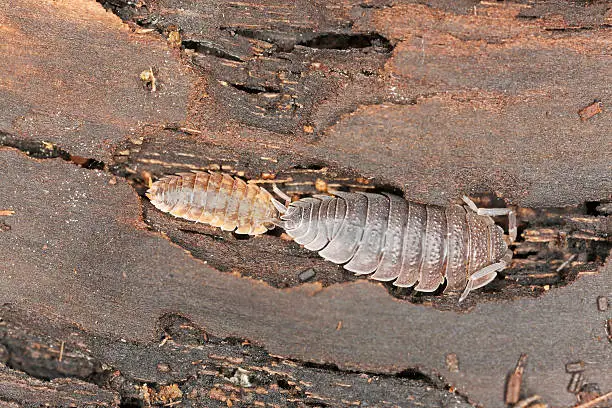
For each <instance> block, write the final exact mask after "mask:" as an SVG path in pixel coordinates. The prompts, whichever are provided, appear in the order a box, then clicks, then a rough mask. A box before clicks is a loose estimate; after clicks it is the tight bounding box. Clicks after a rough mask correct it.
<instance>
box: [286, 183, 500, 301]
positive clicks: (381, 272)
mask: <svg viewBox="0 0 612 408" xmlns="http://www.w3.org/2000/svg"><path fill="white" fill-rule="evenodd" d="M334 194H336V197H332V196H321V195H319V196H315V197H309V198H304V199H301V200H299V201H295V202H292V203H291V204H290V205H289V207H288V209H287V212H286V213H285V214H283V215H282V216H281V220H282V222H283V226H284V228H285V230H286V232H287V234H288V235H289V236H291V237H292V238H293V239H294V240H295V242H297V243H299V244H302V245H304V246H305V247H306V248H307V249H309V250H312V251H319V254H320V255H321V256H322V257H323V258H325V259H327V260H329V261H331V262H334V263H337V264H343V265H344V268H345V269H347V270H349V271H352V272H354V273H356V274H371V273H373V275H372V276H371V277H372V278H373V279H377V280H380V281H392V280H394V285H396V286H402V287H408V286H414V285H415V284H416V287H415V290H417V291H421V292H433V291H435V290H436V289H437V288H438V287H439V286H440V285H441V284H442V283H444V280H445V279H446V281H447V286H446V290H460V289H463V288H465V287H466V283H467V279H468V278H469V276H471V275H472V274H474V272H476V271H478V270H480V269H482V268H484V267H485V266H487V265H491V264H494V263H496V262H498V261H499V260H500V259H502V257H504V255H505V254H506V253H507V245H506V243H505V241H504V236H503V230H502V229H501V228H500V227H499V226H497V225H495V223H494V222H493V220H492V219H491V218H490V217H489V216H485V215H478V214H476V213H474V212H473V211H472V210H470V209H468V208H465V207H463V206H460V205H451V206H449V207H439V206H435V205H423V204H417V203H413V202H408V201H406V200H404V199H402V198H400V197H398V196H395V195H393V194H370V193H342V192H336V193H334Z"/></svg>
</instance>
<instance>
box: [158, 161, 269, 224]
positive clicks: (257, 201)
mask: <svg viewBox="0 0 612 408" xmlns="http://www.w3.org/2000/svg"><path fill="white" fill-rule="evenodd" d="M146 195H147V197H149V199H150V200H151V203H152V204H153V205H154V206H155V207H157V208H158V209H159V210H161V211H164V212H168V213H170V214H172V215H174V216H175V217H180V218H184V219H186V220H189V221H196V222H201V223H205V224H209V225H212V226H213V227H219V228H221V229H223V230H225V231H234V230H236V232H237V233H238V234H249V235H258V234H263V233H265V232H266V231H268V230H269V229H272V228H274V222H275V221H277V220H278V212H277V211H276V209H275V208H274V205H273V204H272V202H271V198H272V196H271V194H270V193H269V192H268V191H266V190H265V189H263V188H261V187H259V186H256V185H254V184H247V183H245V182H244V181H243V180H241V179H239V178H236V177H232V176H230V175H229V174H225V173H216V172H210V173H204V172H194V173H178V174H176V175H171V176H165V177H163V178H161V179H160V180H157V181H156V182H155V183H153V185H152V186H151V188H149V190H148V191H147V193H146Z"/></svg>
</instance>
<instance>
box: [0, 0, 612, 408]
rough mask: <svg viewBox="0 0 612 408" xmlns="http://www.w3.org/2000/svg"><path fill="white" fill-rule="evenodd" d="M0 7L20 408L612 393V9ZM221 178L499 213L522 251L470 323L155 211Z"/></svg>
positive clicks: (288, 250) (2, 128) (268, 240)
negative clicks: (192, 185)
mask: <svg viewBox="0 0 612 408" xmlns="http://www.w3.org/2000/svg"><path fill="white" fill-rule="evenodd" d="M0 5H1V9H0V24H1V25H0V28H1V29H2V31H3V33H4V37H5V38H6V44H7V46H6V47H2V48H0V56H1V57H2V63H0V77H1V78H2V82H1V85H2V86H0V144H1V145H4V146H10V147H4V148H0V174H1V175H2V176H1V177H0V214H3V215H0V248H1V250H0V303H1V304H2V305H3V306H2V308H0V317H1V318H2V320H0V362H2V363H4V364H5V366H2V367H0V377H1V378H0V401H1V402H0V404H3V405H2V406H11V407H12V406H38V405H39V404H42V403H44V402H48V403H50V404H51V405H58V406H74V405H77V406H96V405H102V406H116V405H118V404H122V405H123V406H133V405H136V406H138V405H140V404H156V405H163V404H175V403H178V401H181V402H180V404H183V405H186V406H190V405H193V406H228V405H232V404H238V405H242V406H252V405H258V404H259V405H261V404H270V405H277V406H300V405H303V404H305V405H310V406H350V405H358V404H360V405H362V406H366V405H376V406H415V407H416V406H423V405H425V406H444V407H464V406H469V405H470V404H481V405H484V406H487V407H497V406H502V405H503V404H504V398H503V397H504V388H505V382H506V378H507V376H508V374H509V373H510V372H511V371H512V370H513V369H514V366H515V364H516V361H517V359H518V358H519V356H520V355H521V354H527V355H528V356H529V357H528V365H527V368H526V371H525V373H524V376H523V384H522V391H521V394H522V395H523V396H528V395H531V394H538V395H541V396H542V397H543V399H544V400H545V401H547V402H548V403H550V404H552V405H553V406H563V405H571V404H573V403H575V402H576V395H574V394H573V393H570V392H568V391H567V386H568V383H569V381H570V377H571V375H570V374H568V373H567V372H566V368H565V365H566V364H567V363H571V362H575V361H584V362H585V367H584V376H585V378H586V383H588V385H589V386H590V388H589V389H594V388H595V386H597V387H598V388H599V390H600V391H602V392H606V391H608V390H610V388H612V383H611V382H610V375H609V373H610V372H612V346H611V344H612V343H610V338H611V337H610V336H612V334H610V333H609V332H608V331H609V329H608V328H607V326H606V325H607V324H608V325H609V323H607V322H609V319H610V318H611V317H612V316H611V315H610V310H612V309H610V308H607V309H606V308H602V307H601V304H602V303H601V301H600V302H599V306H598V300H597V299H598V298H601V297H607V298H608V299H612V266H611V264H610V261H609V260H608V262H607V263H606V258H607V256H608V254H609V252H610V240H609V236H610V233H611V232H612V231H611V224H610V214H611V213H612V210H611V209H610V203H609V201H610V200H611V199H612V167H611V166H610V163H612V134H610V132H609V129H610V128H612V115H611V114H610V110H609V106H611V105H612V84H611V83H610V81H609V78H610V76H611V75H612V56H611V55H612V33H611V31H610V25H611V22H612V12H611V9H610V5H609V4H608V3H605V2H588V3H565V2H557V1H549V2H541V3H538V4H531V3H522V2H504V3H491V2H474V1H460V2H445V1H439V2H438V1H432V2H428V3H427V5H424V4H418V2H410V1H365V2H363V1H360V2H351V1H343V2H328V3H320V2H311V1H299V2H280V1H266V2H263V3H261V2H250V1H247V2H225V1H219V2H196V1H193V2H190V1H187V2H185V1H180V2H179V1H174V0H163V1H155V0H152V1H147V2H146V4H145V3H143V2H137V3H129V4H128V3H127V2H123V1H121V0H112V1H109V2H107V3H105V4H98V3H96V2H93V1H89V0H79V1H73V2H56V1H43V2H28V1H26V0H18V1H11V2H10V5H9V4H7V3H0ZM103 6H105V7H107V9H108V10H104V7H103ZM113 13H114V14H116V15H114V14H113ZM121 19H123V20H124V21H123V22H122V21H121ZM179 36H180V37H179ZM149 69H150V70H151V72H152V73H153V74H154V76H155V78H156V89H155V91H153V89H152V87H151V85H152V84H151V83H150V82H148V83H146V82H143V80H141V79H140V75H141V73H142V72H143V71H146V70H149ZM595 100H598V101H600V103H601V105H597V106H596V109H595V108H592V109H587V110H583V111H581V109H583V108H585V107H587V106H589V105H591V104H592V103H593V102H594V101H595ZM600 106H603V110H602V109H599V107H600ZM579 111H581V113H580V114H579ZM19 150H21V152H20V151H19ZM26 153H27V154H26ZM49 158H51V159H49ZM62 159H63V160H62ZM207 169H212V170H223V171H227V172H230V173H232V174H238V175H240V176H242V177H245V178H246V179H251V180H255V181H256V182H259V183H263V184H265V183H269V182H270V181H271V180H272V179H274V181H276V182H277V183H278V184H279V186H281V188H283V189H284V190H286V191H287V192H289V193H290V194H294V195H296V196H300V195H304V194H311V193H313V192H315V191H318V192H321V191H326V189H328V188H330V187H333V188H347V189H361V190H363V189H367V190H370V191H394V192H396V193H399V194H403V195H404V196H405V197H406V198H408V199H412V200H416V201H420V202H425V203H432V204H446V203H448V202H449V201H450V200H456V199H457V198H458V197H460V196H461V195H462V194H464V193H466V194H468V195H475V194H478V193H482V194H485V196H484V197H483V198H482V199H481V200H480V201H479V202H480V203H481V204H482V205H486V204H493V205H499V204H500V202H499V201H495V200H492V199H491V197H492V196H497V197H502V198H504V199H505V201H506V202H505V204H508V205H514V206H517V211H518V215H519V226H520V232H521V238H520V239H519V242H517V243H516V245H515V246H513V250H514V253H515V259H514V261H513V264H512V265H511V267H510V268H509V269H508V270H506V271H504V273H503V274H502V276H501V278H499V279H497V280H496V281H495V282H494V283H493V284H492V285H489V286H487V288H485V289H484V290H480V291H478V292H477V293H474V294H473V296H472V295H470V297H469V298H468V300H467V301H466V302H465V304H462V305H457V304H456V301H457V295H456V294H442V293H441V291H440V293H434V294H419V293H415V292H413V291H412V290H406V289H404V290H398V289H397V288H394V287H392V285H387V284H381V283H376V282H372V281H369V280H367V279H364V278H359V277H355V276H353V275H352V274H351V273H349V272H346V271H344V270H342V269H341V268H340V267H337V266H335V265H333V264H330V263H328V262H325V261H323V260H322V259H320V258H318V256H317V255H316V254H313V253H309V252H308V251H306V250H304V249H302V248H300V247H299V246H298V245H297V244H295V243H293V242H289V241H286V240H284V239H283V237H282V236H281V235H280V233H272V234H267V235H265V236H262V237H258V238H255V239H243V238H242V237H237V236H236V235H233V234H230V233H224V232H221V231H219V230H216V229H214V228H209V227H206V226H202V225H194V224H190V223H188V222H184V221H181V220H177V219H174V218H172V217H170V216H167V215H165V214H161V213H159V212H158V211H157V210H155V209H154V208H153V207H152V206H151V205H150V204H149V203H148V201H146V199H144V198H143V197H142V194H143V192H144V189H145V188H146V184H147V183H148V182H149V181H150V179H151V178H155V177H158V176H160V175H162V174H167V173H173V172H176V171H186V170H207ZM501 205H504V203H501ZM1 210H10V211H5V212H1ZM11 212H14V214H12V215H8V214H10V213H11ZM4 214H5V215H4ZM566 261H567V262H566ZM558 269H559V270H558ZM310 270H312V271H313V272H314V276H312V273H311V272H308V273H307V274H304V272H305V271H310ZM304 276H309V278H308V282H305V281H304V280H306V279H303V277H304ZM607 330H608V331H607ZM15 370H19V371H15ZM64 377H65V379H61V380H60V379H58V378H64ZM54 379H55V380H54ZM49 380H51V381H49ZM449 387H450V389H449ZM47 400H48V401H47ZM198 404H199V405H198Z"/></svg>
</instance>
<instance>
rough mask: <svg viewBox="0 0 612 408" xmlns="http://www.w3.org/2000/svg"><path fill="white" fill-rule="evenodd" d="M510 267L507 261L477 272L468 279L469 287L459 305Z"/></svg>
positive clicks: (462, 295) (466, 288)
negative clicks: (502, 270)
mask: <svg viewBox="0 0 612 408" xmlns="http://www.w3.org/2000/svg"><path fill="white" fill-rule="evenodd" d="M506 265H508V263H507V262H506V261H500V262H497V263H494V264H491V265H488V266H485V267H484V268H482V269H481V270H479V271H476V272H475V273H474V274H473V275H471V276H470V277H469V278H468V283H467V286H466V287H465V290H464V291H463V293H462V294H461V297H460V298H459V303H461V302H463V301H464V300H465V298H466V297H467V296H468V295H469V293H470V292H471V291H472V290H474V289H478V288H481V287H483V286H485V285H487V284H488V283H489V282H491V281H492V280H493V279H495V277H496V276H497V271H499V270H501V269H504V268H505V267H506Z"/></svg>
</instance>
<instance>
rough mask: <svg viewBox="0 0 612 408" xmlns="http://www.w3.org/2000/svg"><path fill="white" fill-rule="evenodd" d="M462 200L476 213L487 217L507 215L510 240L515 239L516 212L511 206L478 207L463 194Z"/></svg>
mask: <svg viewBox="0 0 612 408" xmlns="http://www.w3.org/2000/svg"><path fill="white" fill-rule="evenodd" d="M463 201H465V203H466V204H467V205H468V207H470V209H471V210H472V211H474V212H475V213H476V214H478V215H488V216H489V217H497V216H500V215H507V216H508V235H509V236H510V241H511V242H514V241H516V235H517V228H516V214H515V213H514V211H513V210H512V209H511V208H478V207H477V206H476V204H475V203H474V202H473V201H472V200H470V199H469V198H468V196H463Z"/></svg>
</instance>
